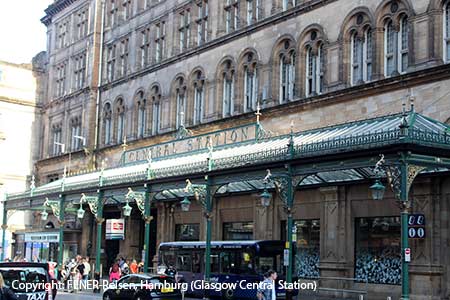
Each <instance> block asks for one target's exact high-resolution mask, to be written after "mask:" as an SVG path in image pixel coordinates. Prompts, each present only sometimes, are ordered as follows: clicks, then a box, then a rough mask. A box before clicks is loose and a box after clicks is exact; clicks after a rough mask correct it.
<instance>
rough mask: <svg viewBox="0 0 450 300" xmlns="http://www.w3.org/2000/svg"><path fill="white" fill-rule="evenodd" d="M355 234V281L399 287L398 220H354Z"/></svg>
mask: <svg viewBox="0 0 450 300" xmlns="http://www.w3.org/2000/svg"><path fill="white" fill-rule="evenodd" d="M355 233H356V237H355V238H356V240H355V278H356V279H357V280H359V281H362V282H366V281H367V282H369V283H378V284H400V282H401V255H400V253H401V252H400V218H399V217H377V218H357V219H356V220H355Z"/></svg>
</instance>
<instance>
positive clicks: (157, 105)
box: [151, 85, 161, 135]
mask: <svg viewBox="0 0 450 300" xmlns="http://www.w3.org/2000/svg"><path fill="white" fill-rule="evenodd" d="M151 99H152V134H153V135H156V134H158V133H159V132H160V130H161V91H160V88H159V86H158V85H154V86H153V87H152V88H151Z"/></svg>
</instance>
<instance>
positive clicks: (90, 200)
mask: <svg viewBox="0 0 450 300" xmlns="http://www.w3.org/2000/svg"><path fill="white" fill-rule="evenodd" d="M83 203H87V204H88V205H89V209H90V210H91V212H92V214H93V215H94V216H95V217H97V213H98V197H96V196H86V195H85V194H84V193H82V194H81V199H80V205H82V204H83Z"/></svg>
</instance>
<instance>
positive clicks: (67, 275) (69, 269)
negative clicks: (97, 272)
mask: <svg viewBox="0 0 450 300" xmlns="http://www.w3.org/2000/svg"><path fill="white" fill-rule="evenodd" d="M90 276H91V264H90V262H89V257H82V256H81V255H77V256H76V257H75V258H72V259H71V260H70V261H68V262H66V264H65V266H64V269H63V270H62V272H61V280H62V281H63V282H64V283H65V284H67V282H68V281H69V280H71V281H72V284H71V285H69V287H70V288H71V289H70V292H77V291H80V290H81V287H82V284H80V283H81V282H86V281H87V280H88V279H90ZM66 286H67V285H66Z"/></svg>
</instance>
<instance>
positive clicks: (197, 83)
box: [193, 71, 205, 125]
mask: <svg viewBox="0 0 450 300" xmlns="http://www.w3.org/2000/svg"><path fill="white" fill-rule="evenodd" d="M204 84H205V78H204V76H203V74H202V72H201V71H197V72H196V73H195V74H194V80H193V89H194V115H193V125H198V124H200V123H201V122H202V121H203V110H204V105H205V90H204Z"/></svg>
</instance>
